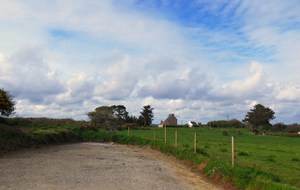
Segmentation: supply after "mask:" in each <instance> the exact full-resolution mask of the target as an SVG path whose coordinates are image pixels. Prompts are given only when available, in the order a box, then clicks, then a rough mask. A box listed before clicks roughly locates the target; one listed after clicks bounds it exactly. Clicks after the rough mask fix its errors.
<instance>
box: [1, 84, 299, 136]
mask: <svg viewBox="0 0 300 190" xmlns="http://www.w3.org/2000/svg"><path fill="white" fill-rule="evenodd" d="M15 105H16V102H15V101H14V100H13V96H12V95H11V94H10V93H9V92H8V91H5V90H4V89H2V88H0V122H3V121H4V119H5V118H8V117H9V116H11V115H13V114H14V111H15ZM153 109H154V108H152V107H151V106H150V105H145V106H144V107H143V108H142V111H141V112H140V115H139V116H138V117H136V116H133V115H129V113H128V112H127V110H126V107H125V106H124V105H112V106H100V107H97V108H96V109H95V110H94V111H91V112H89V113H87V115H88V117H89V119H90V124H91V125H92V126H95V127H101V128H105V129H108V130H115V129H117V128H122V126H124V125H129V126H133V127H138V126H150V125H151V124H152V121H153V118H154V114H153ZM273 119H275V112H274V111H273V110H272V109H270V108H268V107H265V106H263V105H262V104H256V105H254V107H253V109H250V111H249V112H247V113H246V115H245V118H244V119H243V120H242V122H241V121H239V120H236V119H232V120H228V121H225V120H219V121H210V122H208V123H207V125H208V126H210V127H236V128H240V127H249V128H251V129H252V130H253V132H254V133H256V134H257V133H259V132H261V131H268V130H286V129H287V128H289V129H291V130H290V131H291V132H295V131H296V132H297V131H299V130H300V126H299V125H298V124H293V125H285V124H283V123H277V124H275V125H272V124H271V123H270V121H271V120H273Z"/></svg>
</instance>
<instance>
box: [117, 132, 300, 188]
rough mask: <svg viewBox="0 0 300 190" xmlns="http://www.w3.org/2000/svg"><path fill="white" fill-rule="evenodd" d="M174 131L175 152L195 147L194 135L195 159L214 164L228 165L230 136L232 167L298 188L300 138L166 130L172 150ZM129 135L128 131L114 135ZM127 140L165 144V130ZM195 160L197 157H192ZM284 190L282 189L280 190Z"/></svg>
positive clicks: (243, 133) (139, 134)
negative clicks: (138, 138) (259, 172)
mask: <svg viewBox="0 0 300 190" xmlns="http://www.w3.org/2000/svg"><path fill="white" fill-rule="evenodd" d="M175 130H177V136H178V149H189V150H190V151H191V152H192V151H193V147H194V131H195V130H196V132H197V153H198V154H197V156H198V155H199V156H201V157H204V158H207V159H209V160H212V161H216V162H227V163H229V164H231V136H232V135H234V137H235V164H236V165H237V166H240V167H250V168H257V169H259V170H261V171H264V172H267V173H270V174H274V175H276V176H278V177H279V182H280V183H283V184H289V185H291V186H293V187H296V188H300V138H297V137H296V138H292V137H280V136H261V135H253V134H252V132H251V131H249V130H247V129H232V128H196V129H190V128H167V144H169V145H173V146H174V148H176V147H175ZM117 133H119V134H122V135H128V131H127V130H123V131H119V132H117ZM129 135H130V136H138V137H141V138H144V139H148V140H153V141H154V138H155V141H157V142H160V143H165V139H164V129H163V128H151V130H130V131H129ZM195 156H196V155H195ZM283 189H284V188H283Z"/></svg>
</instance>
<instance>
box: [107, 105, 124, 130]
mask: <svg viewBox="0 0 300 190" xmlns="http://www.w3.org/2000/svg"><path fill="white" fill-rule="evenodd" d="M111 107H112V109H113V114H114V115H115V117H116V118H117V121H118V124H119V125H122V124H123V123H124V122H125V121H126V119H127V118H128V112H127V111H126V107H125V106H123V105H117V106H116V105H114V106H111Z"/></svg>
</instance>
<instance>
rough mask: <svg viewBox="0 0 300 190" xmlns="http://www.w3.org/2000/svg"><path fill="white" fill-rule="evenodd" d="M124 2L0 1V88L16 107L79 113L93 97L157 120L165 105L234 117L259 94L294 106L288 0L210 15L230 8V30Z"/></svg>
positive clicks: (192, 115)
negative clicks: (151, 112) (147, 111)
mask: <svg viewBox="0 0 300 190" xmlns="http://www.w3.org/2000/svg"><path fill="white" fill-rule="evenodd" d="M132 3H134V1H126V2H123V3H122V4H121V5H120V4H116V1H110V0H108V1H88V2H87V1H81V0H78V1H75V2H74V1H71V0H66V1H59V0H55V1H49V2H48V1H37V2H34V3H32V2H24V1H19V0H15V1H14V0H3V1H1V6H0V22H1V25H0V41H1V43H0V52H2V53H0V87H3V88H5V89H7V90H9V91H11V92H12V93H13V95H14V96H15V98H16V99H17V102H18V104H17V113H19V114H23V115H40V114H41V113H43V114H44V116H47V114H48V115H49V116H58V117H64V116H65V117H68V116H70V117H75V118H84V117H85V113H86V112H88V111H90V110H93V109H94V108H95V107H97V106H100V105H111V104H124V105H125V106H127V107H128V109H129V111H131V112H132V114H139V112H140V110H141V108H142V106H144V105H146V104H150V105H152V107H154V108H155V114H157V118H156V121H157V122H158V121H159V120H160V119H164V118H165V117H166V116H167V115H168V114H169V113H173V112H174V113H175V114H177V116H178V117H179V118H180V120H184V121H185V120H188V119H191V120H196V121H197V119H199V120H201V121H204V122H205V121H207V120H210V119H222V118H226V115H230V117H237V118H239V119H242V118H241V117H243V116H244V113H246V111H247V110H248V109H249V105H252V104H253V103H261V102H262V103H264V104H267V106H268V105H276V106H274V109H276V110H278V112H279V113H281V114H282V115H284V117H285V118H290V117H289V116H288V114H287V113H288V112H287V111H286V110H289V109H292V107H291V106H286V105H285V104H288V103H290V102H293V103H294V104H296V105H298V104H299V84H298V83H297V81H299V80H300V78H299V74H298V71H299V70H300V64H299V60H300V57H299V56H300V54H299V53H298V52H300V46H299V44H300V37H299V36H300V35H299V34H300V33H299V28H297V26H299V25H297V24H299V23H300V16H299V12H300V10H299V6H297V4H298V2H297V1H293V0H291V1H289V2H288V3H287V2H282V1H280V0H276V1H275V3H274V2H273V3H272V5H270V4H269V3H261V2H260V3H258V2H257V1H248V0H246V1H242V2H240V3H232V4H228V6H226V7H224V9H222V11H221V12H217V13H215V15H217V16H218V17H220V19H221V20H222V19H223V18H228V17H229V15H232V18H235V19H233V20H231V21H230V23H227V24H228V27H233V28H230V30H227V29H228V28H225V29H224V30H223V29H222V28H221V29H220V28H218V27H216V28H217V29H215V26H213V25H212V27H206V25H205V24H203V23H201V21H202V20H199V19H198V20H199V22H200V24H199V25H197V23H195V25H193V26H188V25H185V23H183V22H182V21H181V22H178V23H177V22H176V19H175V21H174V20H172V19H169V18H168V17H167V16H166V17H163V16H157V14H156V13H153V14H151V13H150V12H151V11H143V10H138V9H137V8H136V7H134V6H132V5H133V4H132ZM199 3H202V2H200V1H199ZM165 5H166V6H167V5H168V4H165ZM192 5H196V4H192ZM121 6H122V7H121ZM153 6H154V5H153ZM235 8H236V10H235ZM204 9H205V10H204V11H205V12H206V13H210V12H215V11H216V10H219V9H220V4H219V2H218V1H212V3H208V4H206V6H205V7H204ZM233 10H234V11H233ZM200 11H201V10H200ZM159 14H168V13H167V12H166V13H165V12H163V13H159ZM191 14H193V13H191ZM195 16H197V14H196V13H195ZM203 19H206V18H203ZM196 20H197V19H196ZM231 22H232V23H231ZM294 24H295V25H294ZM228 31H230V32H228ZM233 31H234V32H233ZM235 32H236V33H235ZM252 60H256V61H257V62H253V63H252V64H251V65H250V69H249V65H248V63H249V62H250V61H252ZM265 60H266V61H265ZM79 108H80V109H79ZM292 115H293V118H295V117H296V116H297V115H299V112H298V111H297V110H296V109H293V113H292Z"/></svg>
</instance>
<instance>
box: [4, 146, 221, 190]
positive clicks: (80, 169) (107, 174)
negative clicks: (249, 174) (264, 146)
mask: <svg viewBox="0 0 300 190" xmlns="http://www.w3.org/2000/svg"><path fill="white" fill-rule="evenodd" d="M0 172H1V175H0V189H5V190H6V189H17V190H19V189H28V190H29V189H30V190H41V189H61V190H64V189H72V190H76V189H78V190H79V189H80V190H82V189H88V190H96V189H97V190H99V189H103V190H104V189H105V190H107V189H118V190H119V189H124V190H125V189H126V190H127V189H130V190H135V189H136V190H141V189H146V190H147V189H155V190H159V189H172V190H180V189H182V190H189V189H195V190H198V189H203V190H204V189H220V188H219V187H216V186H214V185H212V184H210V183H208V182H207V181H206V180H205V179H204V178H203V177H201V176H198V175H196V174H194V173H192V172H190V171H189V170H188V169H187V168H186V167H185V166H184V165H182V164H180V163H179V162H178V161H176V159H174V158H171V157H169V156H166V155H164V154H162V153H160V152H158V151H154V150H151V149H149V148H139V147H136V146H126V145H116V144H101V143H76V144H67V145H59V146H50V147H45V148H40V149H30V150H22V151H17V152H10V153H8V154H7V155H4V156H2V157H0Z"/></svg>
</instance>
